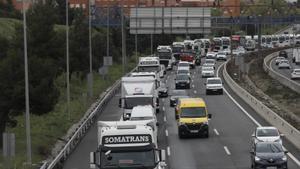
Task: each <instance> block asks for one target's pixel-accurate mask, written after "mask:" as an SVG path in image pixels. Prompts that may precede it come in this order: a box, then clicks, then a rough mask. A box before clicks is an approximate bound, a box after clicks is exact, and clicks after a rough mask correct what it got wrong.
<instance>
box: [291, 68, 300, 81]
mask: <svg viewBox="0 0 300 169" xmlns="http://www.w3.org/2000/svg"><path fill="white" fill-rule="evenodd" d="M291 79H300V69H294V70H293V71H292V73H291Z"/></svg>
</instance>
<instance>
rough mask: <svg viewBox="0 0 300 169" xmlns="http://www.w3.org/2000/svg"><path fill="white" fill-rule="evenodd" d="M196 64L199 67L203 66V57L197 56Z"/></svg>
mask: <svg viewBox="0 0 300 169" xmlns="http://www.w3.org/2000/svg"><path fill="white" fill-rule="evenodd" d="M195 64H196V65H197V66H199V65H200V64H201V57H200V55H197V56H196V60H195Z"/></svg>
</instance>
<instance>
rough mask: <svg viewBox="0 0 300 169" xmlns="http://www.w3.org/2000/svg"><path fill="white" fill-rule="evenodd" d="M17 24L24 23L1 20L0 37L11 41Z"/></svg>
mask: <svg viewBox="0 0 300 169" xmlns="http://www.w3.org/2000/svg"><path fill="white" fill-rule="evenodd" d="M16 24H18V25H20V24H22V21H21V20H18V19H12V18H0V36H2V37H5V38H7V39H9V40H11V39H13V37H14V35H15V25H16Z"/></svg>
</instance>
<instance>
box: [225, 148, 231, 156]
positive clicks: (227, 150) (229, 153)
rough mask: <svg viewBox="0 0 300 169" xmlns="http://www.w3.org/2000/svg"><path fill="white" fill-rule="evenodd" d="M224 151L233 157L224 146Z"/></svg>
mask: <svg viewBox="0 0 300 169" xmlns="http://www.w3.org/2000/svg"><path fill="white" fill-rule="evenodd" d="M224 150H225V152H226V154H227V155H231V153H230V151H229V150H228V148H227V147H226V146H224Z"/></svg>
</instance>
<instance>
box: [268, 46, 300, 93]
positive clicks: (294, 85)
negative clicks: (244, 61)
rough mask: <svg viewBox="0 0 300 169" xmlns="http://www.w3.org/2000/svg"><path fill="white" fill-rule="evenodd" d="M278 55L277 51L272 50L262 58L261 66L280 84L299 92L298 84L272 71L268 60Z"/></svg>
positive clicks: (299, 85)
mask: <svg viewBox="0 0 300 169" xmlns="http://www.w3.org/2000/svg"><path fill="white" fill-rule="evenodd" d="M277 56H278V52H274V53H272V54H270V55H268V56H266V57H265V58H264V63H263V67H264V70H265V72H266V73H268V75H269V76H271V77H272V78H273V79H275V80H277V81H278V82H279V83H281V84H282V85H284V86H286V87H288V88H290V89H292V90H293V91H295V92H297V93H299V94H300V84H299V83H297V82H295V81H293V80H291V79H289V78H287V77H285V76H283V75H282V74H280V73H278V72H276V71H274V70H273V69H272V67H271V66H270V61H271V60H272V59H273V58H275V57H277Z"/></svg>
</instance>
